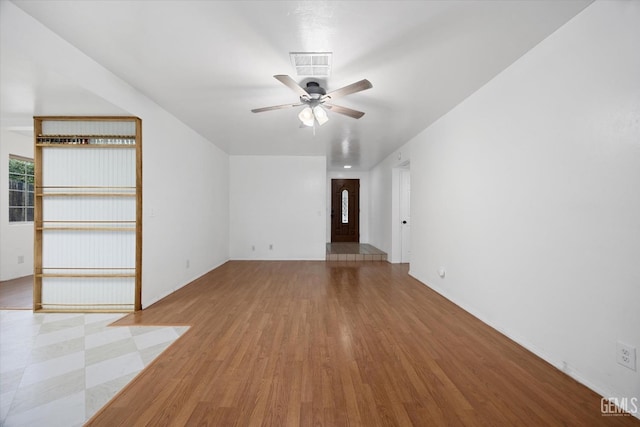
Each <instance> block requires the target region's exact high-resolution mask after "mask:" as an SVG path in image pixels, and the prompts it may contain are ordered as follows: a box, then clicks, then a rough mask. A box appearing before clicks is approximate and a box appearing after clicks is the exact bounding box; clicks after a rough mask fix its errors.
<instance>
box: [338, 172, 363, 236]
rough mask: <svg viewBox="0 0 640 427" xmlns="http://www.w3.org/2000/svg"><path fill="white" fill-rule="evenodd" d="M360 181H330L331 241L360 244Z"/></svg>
mask: <svg viewBox="0 0 640 427" xmlns="http://www.w3.org/2000/svg"><path fill="white" fill-rule="evenodd" d="M359 219H360V180H359V179H332V180H331V241H332V242H355V243H359V242H360V224H359Z"/></svg>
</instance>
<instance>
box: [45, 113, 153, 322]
mask: <svg viewBox="0 0 640 427" xmlns="http://www.w3.org/2000/svg"><path fill="white" fill-rule="evenodd" d="M47 121H74V122H82V121H92V122H102V121H104V122H133V123H134V128H135V134H130V135H116V134H114V135H105V134H86V135H83V134H82V132H78V134H76V133H73V134H56V135H54V134H47V135H44V134H43V123H44V122H47ZM60 140H68V141H69V142H56V141H60ZM90 140H103V141H109V140H111V141H116V140H121V141H127V142H131V143H122V144H113V143H109V144H106V143H105V144H99V143H87V142H89V141H90ZM80 141H82V142H80ZM74 142H75V143H74ZM57 148H63V149H66V148H82V149H84V148H104V149H117V148H126V149H135V168H136V171H135V172H136V174H135V186H134V187H96V186H94V187H91V186H65V187H60V186H58V187H56V186H46V185H44V184H45V183H43V152H44V151H45V150H49V149H57ZM34 163H35V171H34V180H35V188H36V192H35V193H36V194H35V196H36V197H35V198H34V202H35V209H34V285H33V310H34V311H38V312H78V311H82V312H130V311H138V310H141V309H142V299H141V296H142V120H141V119H140V118H138V117H131V116H36V117H34ZM47 190H49V191H47ZM51 190H62V191H59V192H58V191H55V192H51ZM69 190H78V191H69ZM48 197H87V198H92V197H94V198H96V197H97V198H113V197H134V198H135V200H136V209H135V211H136V212H135V220H130V221H121V220H113V221H110V220H108V219H104V218H103V219H100V220H96V221H87V220H81V221H73V220H68V219H67V220H47V221H45V220H44V214H43V204H44V202H43V200H44V199H45V198H48ZM85 224H86V225H85ZM120 224H121V225H120ZM48 231H87V232H91V231H96V232H107V233H111V232H128V233H131V232H134V233H135V267H134V268H129V267H127V268H103V267H57V268H54V267H44V266H43V256H42V254H43V234H44V233H46V232H48ZM51 270H58V271H57V272H55V273H47V271H51ZM60 270H62V271H65V272H64V273H60ZM83 270H85V271H86V270H93V271H92V272H90V273H89V272H85V273H83V272H82V271H83ZM109 270H120V271H119V272H117V273H116V272H113V273H108V271H109ZM67 271H68V272H67ZM95 271H98V272H100V271H104V273H95ZM123 271H124V272H123ZM129 271H130V272H129ZM48 277H51V278H69V279H70V280H73V279H77V278H134V281H135V290H134V295H133V298H132V300H133V303H132V304H129V303H126V304H102V303H93V304H89V303H87V304H65V303H52V302H48V301H42V283H43V281H42V279H43V278H48ZM44 307H48V308H44ZM51 307H54V308H51ZM83 307H94V308H85V309H83ZM95 307H104V308H100V309H96V308H95ZM110 307H117V309H114V308H110ZM122 307H130V309H127V310H123V309H122Z"/></svg>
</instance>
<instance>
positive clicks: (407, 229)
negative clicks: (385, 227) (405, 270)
mask: <svg viewBox="0 0 640 427" xmlns="http://www.w3.org/2000/svg"><path fill="white" fill-rule="evenodd" d="M400 221H401V223H402V224H401V226H400V229H401V237H402V251H401V253H402V260H401V262H403V263H408V262H410V261H411V173H410V170H409V169H401V170H400Z"/></svg>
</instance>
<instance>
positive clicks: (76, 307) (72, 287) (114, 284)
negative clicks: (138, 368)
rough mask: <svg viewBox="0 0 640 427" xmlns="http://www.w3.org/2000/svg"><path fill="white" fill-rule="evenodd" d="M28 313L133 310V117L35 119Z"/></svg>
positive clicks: (137, 214)
mask: <svg viewBox="0 0 640 427" xmlns="http://www.w3.org/2000/svg"><path fill="white" fill-rule="evenodd" d="M34 130H35V132H34V133H35V150H34V152H35V184H36V193H35V196H36V197H35V213H34V236H35V248H34V250H35V266H34V267H35V274H34V292H33V295H34V307H33V308H34V311H83V312H96V311H98V312H99V311H108V312H114V311H116V312H127V311H133V310H140V309H141V301H140V296H141V266H142V134H141V121H140V119H139V118H137V117H35V118H34Z"/></svg>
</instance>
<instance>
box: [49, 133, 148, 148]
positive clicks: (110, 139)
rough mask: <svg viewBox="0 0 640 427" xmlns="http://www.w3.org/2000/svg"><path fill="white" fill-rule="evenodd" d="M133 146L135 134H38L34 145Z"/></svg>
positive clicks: (134, 144)
mask: <svg viewBox="0 0 640 427" xmlns="http://www.w3.org/2000/svg"><path fill="white" fill-rule="evenodd" d="M116 141H120V142H116ZM135 146H136V136H135V135H38V136H37V137H36V147H91V148H95V147H102V148H121V147H130V148H135Z"/></svg>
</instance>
